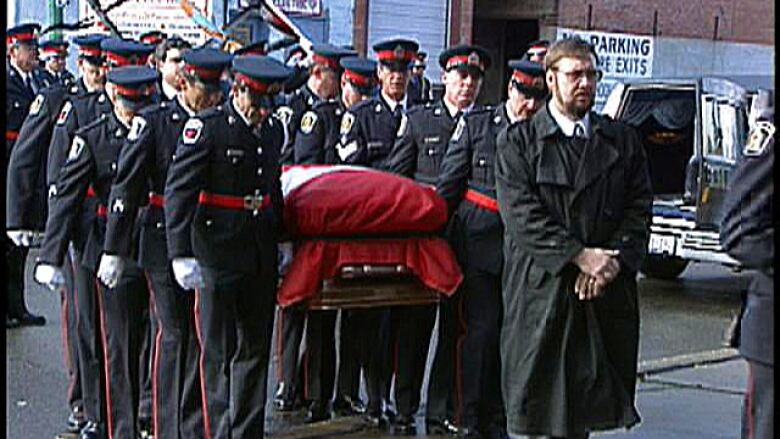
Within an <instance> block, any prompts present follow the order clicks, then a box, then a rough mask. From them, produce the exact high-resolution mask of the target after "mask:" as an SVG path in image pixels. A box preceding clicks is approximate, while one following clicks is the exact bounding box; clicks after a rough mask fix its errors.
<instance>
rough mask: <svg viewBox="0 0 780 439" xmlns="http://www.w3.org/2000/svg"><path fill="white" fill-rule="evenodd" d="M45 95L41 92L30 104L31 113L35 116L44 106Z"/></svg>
mask: <svg viewBox="0 0 780 439" xmlns="http://www.w3.org/2000/svg"><path fill="white" fill-rule="evenodd" d="M43 99H44V97H43V95H41V94H39V95H38V96H36V97H35V100H34V101H33V102H32V104H30V113H29V114H30V115H32V116H35V115H36V114H38V113H40V112H41V107H42V106H43Z"/></svg>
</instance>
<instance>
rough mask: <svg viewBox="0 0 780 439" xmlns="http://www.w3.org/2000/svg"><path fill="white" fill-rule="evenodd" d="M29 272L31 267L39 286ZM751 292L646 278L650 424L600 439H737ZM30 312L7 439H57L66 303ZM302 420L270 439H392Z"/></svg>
mask: <svg viewBox="0 0 780 439" xmlns="http://www.w3.org/2000/svg"><path fill="white" fill-rule="evenodd" d="M30 257H31V258H32V257H34V252H33V253H32V254H31V255H30ZM29 271H30V270H29V267H28V279H31V276H29V274H30V272H29ZM747 283H748V275H746V274H734V273H731V272H730V271H728V270H726V269H723V268H721V267H717V266H713V265H706V264H697V265H692V266H690V267H689V268H688V270H686V272H685V273H684V274H683V275H682V277H681V279H680V280H678V281H658V280H651V279H642V278H640V283H639V291H640V310H641V332H640V334H641V335H640V372H642V374H641V375H642V376H641V377H640V378H641V379H640V380H639V392H638V399H637V405H638V408H639V411H640V413H641V415H642V418H643V422H642V424H640V425H639V426H638V427H636V428H634V429H632V430H631V431H629V432H616V433H605V434H599V435H594V436H596V437H610V438H615V439H623V438H627V439H628V438H630V439H662V438H663V439H669V438H678V437H679V438H702V439H704V438H706V439H713V438H724V439H727V438H735V437H738V432H739V422H740V413H739V410H740V405H741V400H742V389H744V385H745V376H746V372H745V365H744V364H743V362H742V360H740V359H738V358H736V357H735V353H734V352H733V351H729V350H724V349H722V346H721V339H722V334H723V330H724V328H725V327H726V326H727V325H728V323H729V320H730V318H731V316H732V315H733V314H735V313H736V312H737V310H738V308H739V293H740V291H741V290H744V289H745V288H746V287H747ZM27 303H28V307H29V308H30V310H32V311H34V312H36V313H41V314H44V315H45V316H46V318H47V319H48V322H47V324H46V326H44V327H28V328H20V329H13V330H6V368H7V372H6V389H7V390H6V392H7V393H6V406H7V416H6V435H7V437H9V438H14V439H28V438H34V439H45V438H52V437H54V436H55V435H56V434H57V433H58V432H59V431H60V430H61V429H62V427H63V426H64V420H65V418H66V416H67V413H68V412H67V407H66V405H65V400H64V395H65V389H66V385H67V383H66V376H65V372H64V369H63V355H62V346H61V338H60V337H61V335H60V312H59V311H60V310H59V298H58V297H57V296H56V295H55V294H53V293H51V292H48V291H46V290H44V289H43V288H41V287H39V286H37V285H35V284H34V283H29V284H28V293H27ZM432 347H433V346H432ZM274 351H275V349H273V347H272V352H274ZM274 376H275V373H274V371H273V370H272V371H271V374H270V378H271V379H270V381H269V386H268V389H269V394H270V393H271V392H273V389H274V387H275V385H276V383H275V382H274V380H273V377H274ZM426 383H427V381H426ZM269 396H270V395H269ZM269 400H270V399H269ZM302 417H303V413H300V412H298V413H293V414H291V415H285V416H282V415H280V414H278V413H275V412H273V410H272V409H271V408H270V405H269V408H268V411H267V430H268V433H269V436H272V437H279V438H325V437H346V438H385V437H389V436H388V435H387V433H384V432H378V431H372V430H365V429H363V428H362V427H361V424H360V422H359V421H358V419H356V418H341V419H337V420H334V421H330V422H326V423H321V424H318V425H314V426H303V425H302ZM419 425H422V424H421V423H420V424H419ZM418 437H433V436H423V435H422V430H421V433H420V435H419V436H418ZM161 439H162V438H161Z"/></svg>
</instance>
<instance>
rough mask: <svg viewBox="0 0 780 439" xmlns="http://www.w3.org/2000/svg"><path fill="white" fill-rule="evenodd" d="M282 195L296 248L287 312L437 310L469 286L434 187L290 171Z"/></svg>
mask: <svg viewBox="0 0 780 439" xmlns="http://www.w3.org/2000/svg"><path fill="white" fill-rule="evenodd" d="M282 192H283V194H284V197H285V211H284V219H285V228H286V230H287V232H288V234H289V236H290V237H291V239H292V242H293V248H294V251H293V258H292V262H291V263H290V264H289V266H288V267H287V269H286V272H285V273H284V276H283V279H282V282H281V285H280V288H279V291H278V293H277V301H278V303H279V305H280V306H282V307H286V306H290V305H294V304H301V303H303V304H305V305H306V306H308V307H309V308H310V309H337V308H364V307H373V306H393V305H414V304H423V303H432V302H435V301H437V300H438V299H439V297H440V296H441V295H451V294H454V292H455V290H456V289H457V288H458V286H459V285H460V283H461V282H462V280H463V274H462V273H461V271H460V267H459V266H458V264H457V261H456V260H455V256H454V254H453V252H452V250H451V249H450V247H449V245H448V243H447V242H446V241H445V240H444V239H443V238H442V237H441V236H440V235H441V231H442V229H443V228H444V227H445V225H446V222H447V205H446V203H445V202H444V200H443V199H442V198H441V197H439V196H438V195H437V194H436V191H435V190H434V189H433V188H431V187H428V186H425V185H422V184H419V183H417V182H414V181H413V180H410V179H408V178H405V177H400V176H397V175H394V174H390V173H387V172H382V171H377V170H373V169H368V168H361V167H354V166H288V167H285V168H284V170H283V173H282Z"/></svg>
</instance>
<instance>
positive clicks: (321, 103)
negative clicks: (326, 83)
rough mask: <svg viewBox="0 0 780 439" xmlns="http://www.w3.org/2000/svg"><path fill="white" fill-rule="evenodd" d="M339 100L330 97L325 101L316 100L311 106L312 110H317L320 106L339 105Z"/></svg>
mask: <svg viewBox="0 0 780 439" xmlns="http://www.w3.org/2000/svg"><path fill="white" fill-rule="evenodd" d="M338 104H339V101H338V100H337V99H328V100H325V101H318V102H315V103H314V105H313V106H312V107H311V109H312V110H315V109H317V108H320V107H327V106H329V105H338Z"/></svg>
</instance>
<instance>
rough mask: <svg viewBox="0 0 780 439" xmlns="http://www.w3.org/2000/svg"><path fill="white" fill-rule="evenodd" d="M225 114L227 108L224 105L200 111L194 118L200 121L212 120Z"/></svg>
mask: <svg viewBox="0 0 780 439" xmlns="http://www.w3.org/2000/svg"><path fill="white" fill-rule="evenodd" d="M224 113H225V107H224V106H223V105H217V106H216V107H209V108H206V109H205V110H203V111H199V112H198V114H196V115H195V116H193V117H197V118H198V119H210V118H212V117H217V116H219V115H220V114H224Z"/></svg>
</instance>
